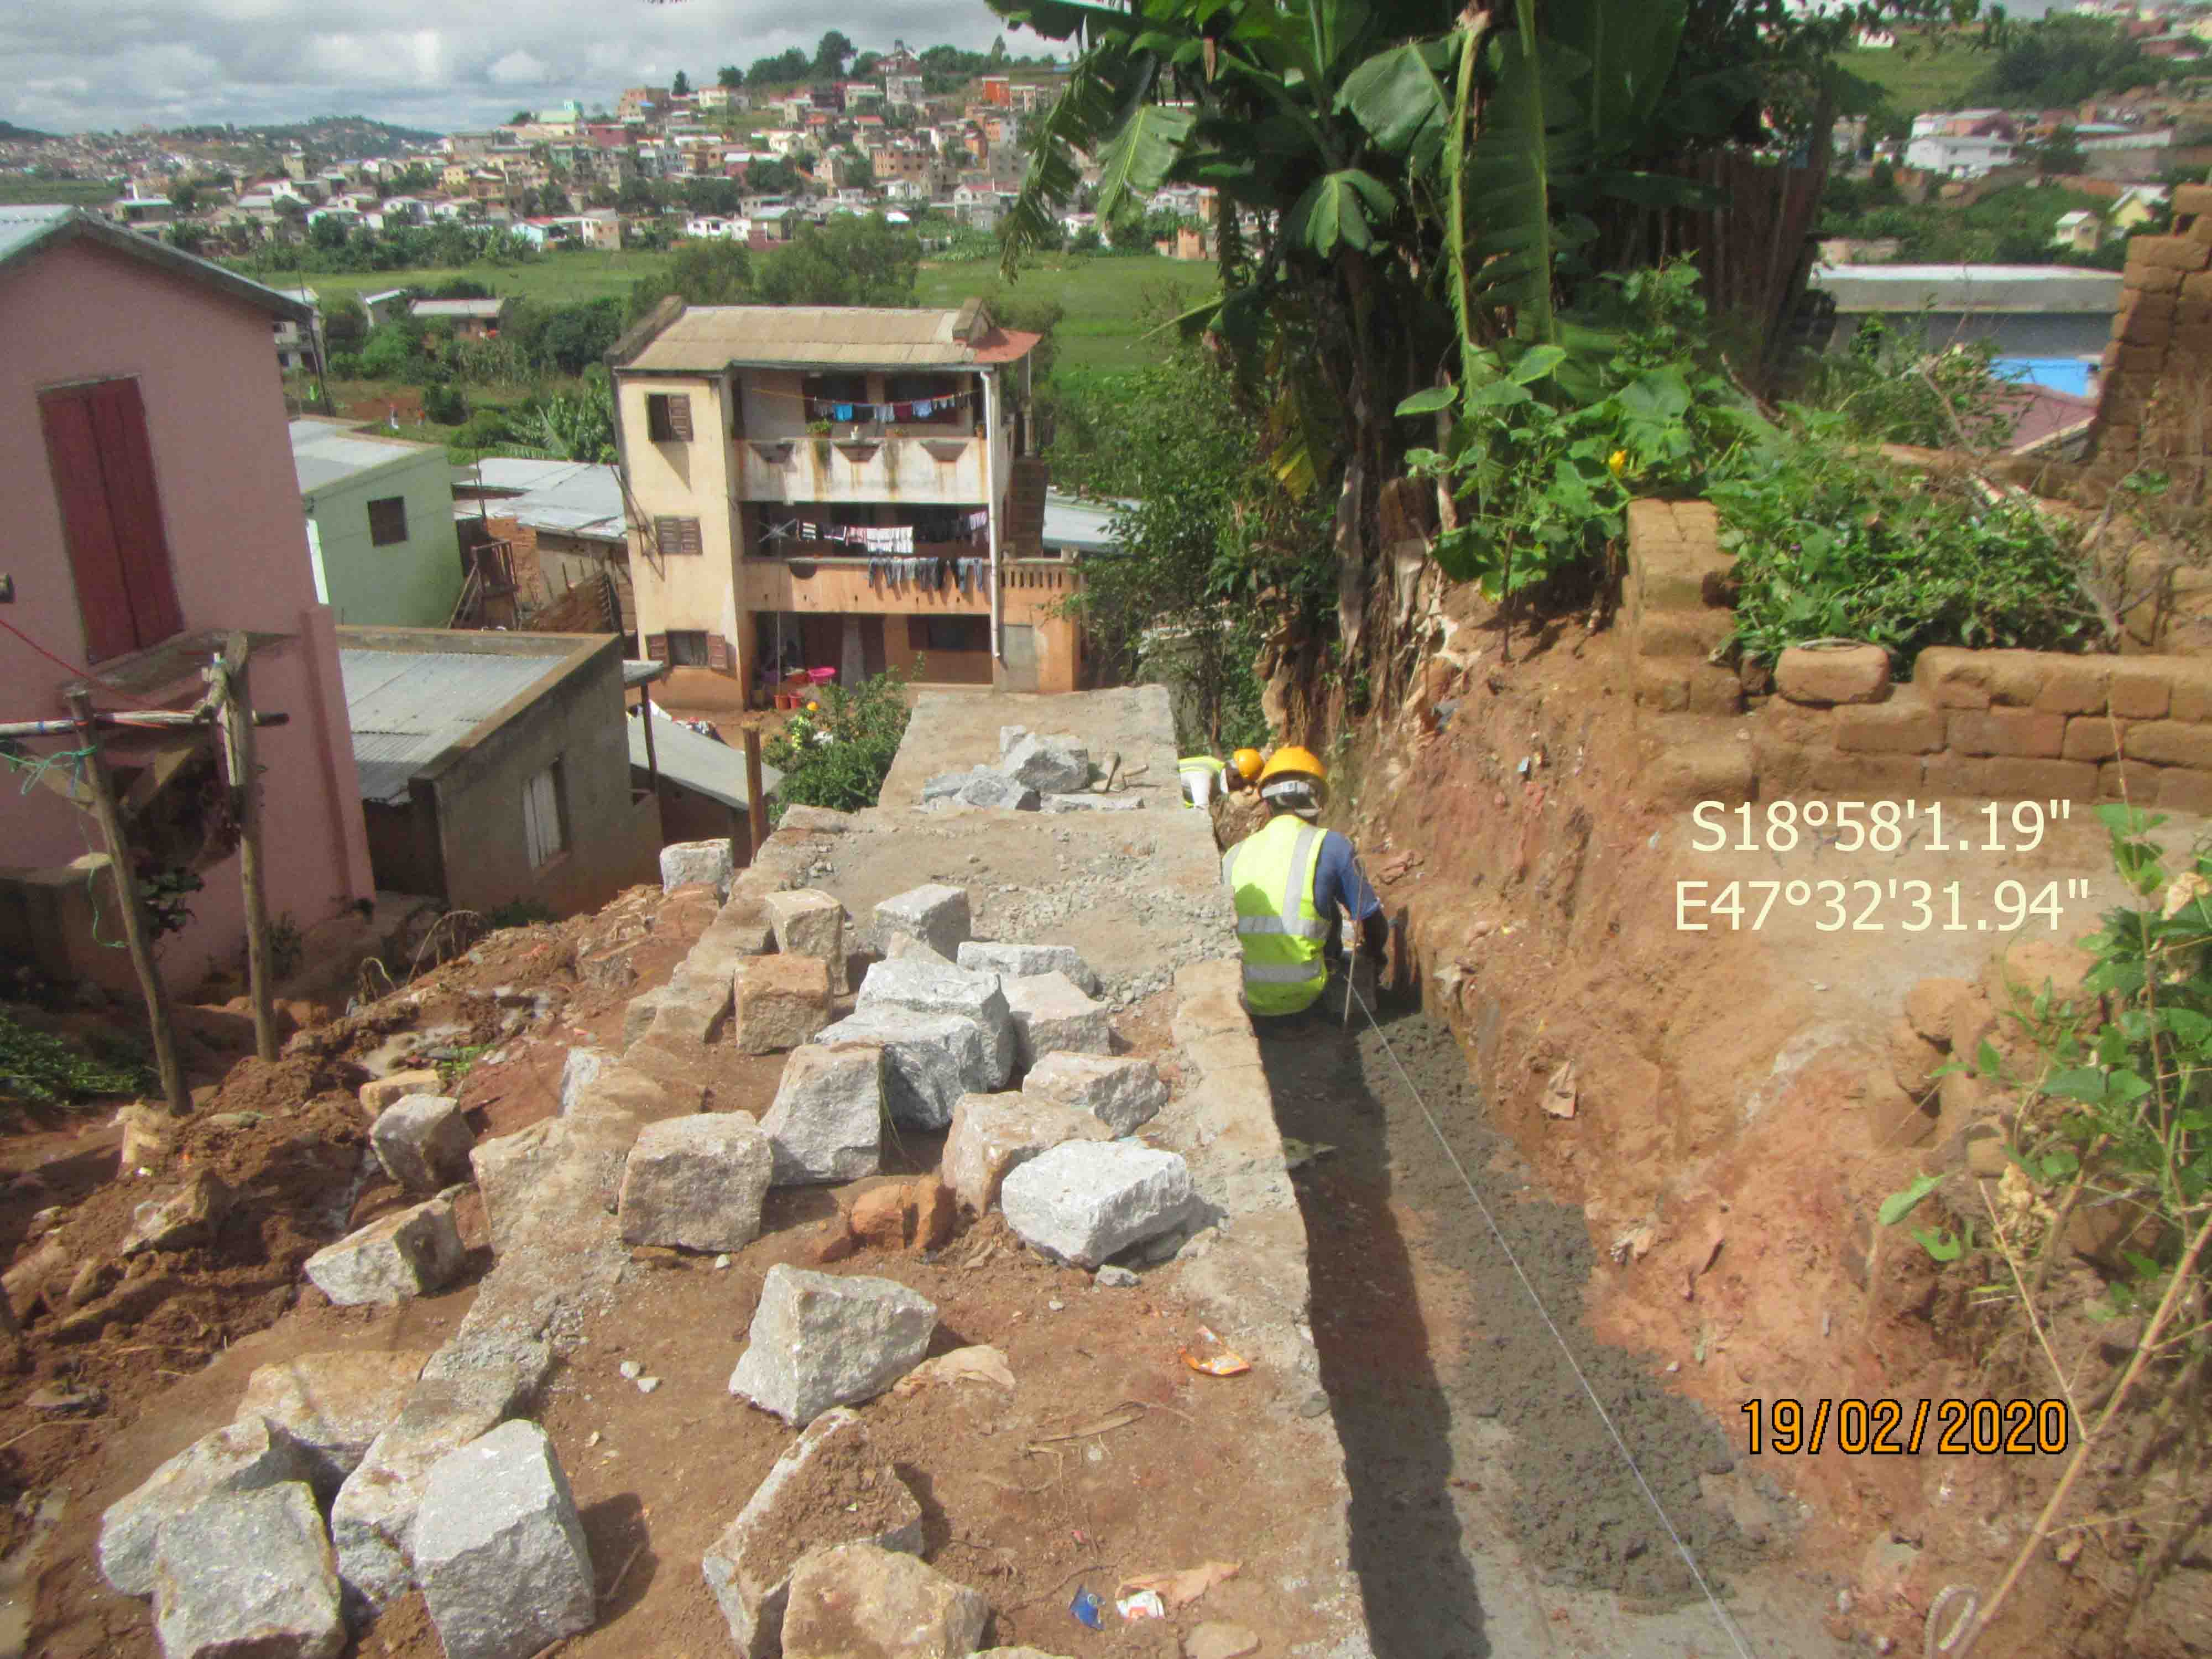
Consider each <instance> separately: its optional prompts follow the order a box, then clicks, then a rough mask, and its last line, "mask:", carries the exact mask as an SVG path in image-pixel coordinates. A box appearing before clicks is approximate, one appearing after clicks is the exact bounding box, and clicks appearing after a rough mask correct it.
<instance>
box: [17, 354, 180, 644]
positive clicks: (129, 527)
mask: <svg viewBox="0 0 2212 1659" xmlns="http://www.w3.org/2000/svg"><path fill="white" fill-rule="evenodd" d="M39 413H40V419H41V421H42V422H43V423H44V425H45V428H46V459H47V462H48V464H49V465H50V467H51V468H52V473H53V480H54V493H55V495H56V496H57V498H58V500H59V501H60V502H61V508H62V529H63V533H64V536H65V537H66V538H67V539H68V542H69V550H70V570H71V573H72V574H74V576H75V577H76V593H77V605H78V608H79V610H80V611H82V612H83V615H84V647H85V659H86V660H87V661H88V662H98V661H100V659H103V658H106V657H119V656H122V655H124V654H125V653H129V652H132V651H142V650H143V649H145V648H146V647H148V646H150V645H155V644H157V643H159V642H160V641H162V640H166V639H167V638H168V637H169V635H172V634H174V633H176V632H177V631H178V630H179V629H180V628H182V627H183V626H184V615H183V612H182V611H181V610H180V609H179V606H178V604H177V587H176V580H175V578H174V577H173V574H171V572H170V568H169V544H168V538H167V536H166V535H165V534H164V533H163V532H162V528H161V492H160V490H159V489H157V488H156V486H155V479H154V448H153V445H152V443H151V442H150V441H149V440H148V438H147V435H146V406H145V404H144V403H143V401H142V400H141V399H140V398H139V395H138V383H137V381H136V380H101V381H97V382H95V383H94V384H92V385H88V386H64V387H61V388H59V389H58V390H55V391H52V392H41V393H40V396H39Z"/></svg>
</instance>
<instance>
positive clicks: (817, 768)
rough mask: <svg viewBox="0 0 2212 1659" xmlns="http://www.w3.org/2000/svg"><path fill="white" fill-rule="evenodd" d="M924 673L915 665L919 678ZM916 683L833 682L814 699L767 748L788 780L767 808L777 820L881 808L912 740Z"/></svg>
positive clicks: (881, 678) (892, 679)
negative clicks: (801, 813) (794, 810)
mask: <svg viewBox="0 0 2212 1659" xmlns="http://www.w3.org/2000/svg"><path fill="white" fill-rule="evenodd" d="M914 671H915V674H919V673H920V672H921V663H920V662H919V661H917V662H916V663H915V670H914ZM910 678H912V676H902V675H900V674H897V673H890V674H878V675H876V676H875V677H874V678H871V679H865V680H862V681H861V682H860V684H858V685H854V686H849V687H848V686H843V685H839V684H836V682H835V681H834V680H833V681H831V682H829V684H825V685H823V687H822V688H821V689H820V690H818V691H817V693H816V694H815V696H814V698H813V702H814V704H815V707H814V708H811V709H810V710H809V711H808V712H807V713H805V714H799V715H795V716H794V717H793V719H792V720H789V721H788V722H787V723H786V724H785V726H784V728H783V730H782V731H781V732H778V733H777V734H776V735H775V737H773V738H769V740H768V741H767V742H766V743H765V744H762V745H761V758H762V759H763V760H764V761H766V762H767V763H769V765H770V766H773V767H775V769H777V770H778V771H780V772H781V773H782V774H783V782H782V784H781V786H780V787H778V789H777V791H776V797H775V800H774V801H773V802H771V803H770V805H769V817H770V818H771V819H772V820H773V821H775V822H776V823H781V822H782V819H783V814H784V812H785V811H786V810H787V809H788V808H790V807H793V806H827V807H831V808H833V809H835V810H836V811H841V812H854V811H860V810H861V809H862V808H863V807H869V806H873V805H875V804H876V796H877V795H878V793H880V792H881V790H882V789H883V787H884V778H885V777H886V776H888V775H890V769H891V762H892V761H893V760H894V759H895V758H896V757H897V755H898V746H899V739H900V738H902V737H904V736H905V735H906V723H907V719H908V715H909V714H910V713H911V712H912V711H911V710H909V709H908V707H907V702H906V695H905V693H906V687H907V684H908V680H909V679H910Z"/></svg>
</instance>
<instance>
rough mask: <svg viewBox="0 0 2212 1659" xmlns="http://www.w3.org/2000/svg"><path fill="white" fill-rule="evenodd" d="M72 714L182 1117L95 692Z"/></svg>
mask: <svg viewBox="0 0 2212 1659" xmlns="http://www.w3.org/2000/svg"><path fill="white" fill-rule="evenodd" d="M69 706H70V714H74V715H75V716H76V726H77V732H78V736H79V738H80V740H81V746H82V747H83V748H85V749H87V750H90V751H91V752H90V753H88V755H87V756H86V757H85V767H84V772H85V776H86V778H87V779H88V781H90V783H91V785H92V810H93V816H94V817H97V818H98V819H99V820H100V836H101V837H102V838H103V839H104V840H105V841H106V843H107V865H108V868H109V869H110V870H112V872H114V875H115V895H116V897H117V899H118V901H119V902H121V904H122V907H123V940H124V943H125V945H127V946H129V948H130V951H131V967H133V968H135V969H137V972H138V988H139V990H140V991H141V992H143V994H145V998H146V1020H147V1024H149V1026H150V1027H151V1028H152V1030H153V1036H154V1068H155V1071H156V1072H157V1073H160V1076H161V1094H162V1097H164V1098H165V1099H166V1100H167V1102H168V1103H169V1115H171V1116H173V1117H184V1116H186V1115H189V1114H190V1113H191V1109H192V1097H191V1091H190V1090H188V1089H186V1088H185V1071H184V1067H183V1066H180V1065H179V1064H178V1062H177V1036H176V1032H175V1031H174V1030H172V1029H171V1027H170V1024H169V994H168V992H167V989H166V988H165V987H163V986H162V984H161V972H160V970H159V969H156V968H155V965H154V946H153V941H152V940H150V939H148V938H147V937H146V918H145V915H144V914H143V912H141V911H140V909H139V908H138V877H137V872H136V871H134V870H133V869H132V868H131V844H130V843H129V842H127V841H125V839H124V836H123V815H122V813H121V812H119V811H118V810H117V809H116V805H115V781H114V780H113V779H112V778H111V777H109V776H108V775H107V762H106V758H105V757H102V756H101V754H100V740H99V738H97V737H96V736H95V735H94V733H95V732H96V731H97V730H98V728H97V727H96V726H95V725H94V721H93V715H92V693H90V692H89V691H72V692H70V694H69Z"/></svg>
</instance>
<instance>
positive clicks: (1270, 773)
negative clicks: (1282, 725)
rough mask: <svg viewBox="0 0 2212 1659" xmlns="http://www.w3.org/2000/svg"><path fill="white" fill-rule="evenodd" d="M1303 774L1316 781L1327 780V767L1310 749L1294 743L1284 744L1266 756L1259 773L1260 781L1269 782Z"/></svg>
mask: <svg viewBox="0 0 2212 1659" xmlns="http://www.w3.org/2000/svg"><path fill="white" fill-rule="evenodd" d="M1297 775H1304V776H1306V777H1309V778H1311V779H1313V780H1314V781H1315V782H1316V783H1327V782H1328V768H1327V767H1326V766H1323V765H1322V763H1321V757H1319V756H1317V755H1316V754H1315V753H1314V752H1313V750H1310V749H1301V748H1299V747H1298V746H1297V744H1294V743H1290V744H1284V745H1283V746H1282V747H1281V748H1280V749H1278V750H1276V751H1275V752H1274V754H1273V756H1271V757H1269V758H1268V761H1267V766H1266V767H1265V768H1264V769H1261V773H1260V781H1261V782H1262V783H1269V782H1272V781H1274V780H1275V779H1277V778H1281V777H1292V776H1297Z"/></svg>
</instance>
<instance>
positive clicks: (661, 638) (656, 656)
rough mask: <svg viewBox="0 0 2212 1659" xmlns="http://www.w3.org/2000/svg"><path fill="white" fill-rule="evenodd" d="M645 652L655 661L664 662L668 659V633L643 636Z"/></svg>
mask: <svg viewBox="0 0 2212 1659" xmlns="http://www.w3.org/2000/svg"><path fill="white" fill-rule="evenodd" d="M645 654H646V655H647V656H648V657H650V658H652V659H653V661H655V662H666V661H667V660H668V635H665V634H647V635H646V636H645Z"/></svg>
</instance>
